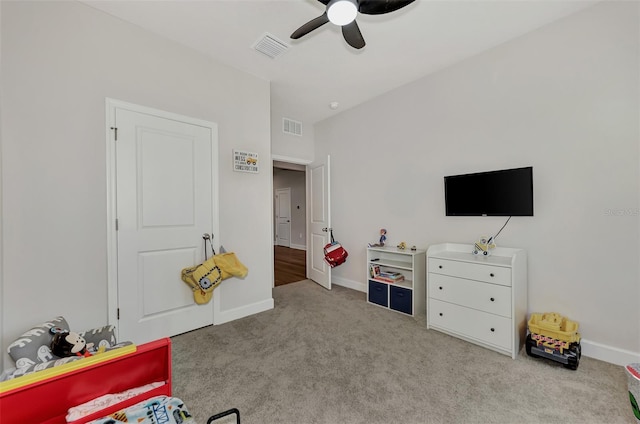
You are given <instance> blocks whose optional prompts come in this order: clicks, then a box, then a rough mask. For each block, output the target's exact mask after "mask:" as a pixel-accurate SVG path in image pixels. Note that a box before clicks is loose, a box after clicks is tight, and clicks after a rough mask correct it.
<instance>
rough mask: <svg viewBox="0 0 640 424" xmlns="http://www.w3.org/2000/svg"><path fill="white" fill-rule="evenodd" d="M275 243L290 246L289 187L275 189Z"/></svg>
mask: <svg viewBox="0 0 640 424" xmlns="http://www.w3.org/2000/svg"><path fill="white" fill-rule="evenodd" d="M275 200H276V201H275V204H276V223H277V227H276V243H277V244H278V246H285V247H291V188H279V189H276V199H275Z"/></svg>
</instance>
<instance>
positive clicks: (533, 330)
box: [525, 312, 581, 370]
mask: <svg viewBox="0 0 640 424" xmlns="http://www.w3.org/2000/svg"><path fill="white" fill-rule="evenodd" d="M528 328H529V335H527V341H526V344H525V348H526V351H527V355H529V356H531V357H534V358H537V357H542V358H548V359H551V360H553V361H556V362H560V363H562V364H563V365H564V367H565V368H569V369H571V370H576V369H578V365H579V363H580V356H581V348H580V333H578V323H577V322H575V321H571V320H569V319H568V318H566V317H564V316H562V315H560V314H558V313H555V312H547V313H544V314H537V313H534V314H531V318H529V323H528Z"/></svg>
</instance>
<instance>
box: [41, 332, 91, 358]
mask: <svg viewBox="0 0 640 424" xmlns="http://www.w3.org/2000/svg"><path fill="white" fill-rule="evenodd" d="M51 352H53V354H54V355H56V356H59V357H61V358H64V357H66V356H85V357H88V356H91V352H89V351H88V350H87V341H86V340H85V339H84V337H82V336H81V335H80V334H78V333H74V332H73V331H61V332H55V333H54V335H53V340H51Z"/></svg>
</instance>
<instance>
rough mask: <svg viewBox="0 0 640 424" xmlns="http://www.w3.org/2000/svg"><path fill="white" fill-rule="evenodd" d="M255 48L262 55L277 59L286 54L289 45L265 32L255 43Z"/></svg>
mask: <svg viewBox="0 0 640 424" xmlns="http://www.w3.org/2000/svg"><path fill="white" fill-rule="evenodd" d="M253 48H254V49H256V50H257V51H259V52H260V53H262V54H265V55H267V56H269V57H270V58H271V59H275V58H276V57H277V56H280V55H281V54H282V53H284V52H286V51H287V49H288V48H289V45H288V44H287V43H285V42H284V41H281V40H278V39H277V38H276V37H275V36H273V35H271V34H269V33H267V32H265V33H264V34H263V35H262V37H260V39H258V41H256V42H255V44H254V45H253Z"/></svg>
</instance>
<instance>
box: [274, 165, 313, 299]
mask: <svg viewBox="0 0 640 424" xmlns="http://www.w3.org/2000/svg"><path fill="white" fill-rule="evenodd" d="M306 198H307V193H306V166H305V165H300V164H294V163H288V162H280V161H273V205H274V214H273V216H274V225H273V228H274V235H273V248H274V255H273V258H274V264H273V266H274V285H275V286H280V285H284V284H289V283H295V282H297V281H301V280H304V279H306V278H307V270H306V268H307V258H306V251H307V211H306Z"/></svg>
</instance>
